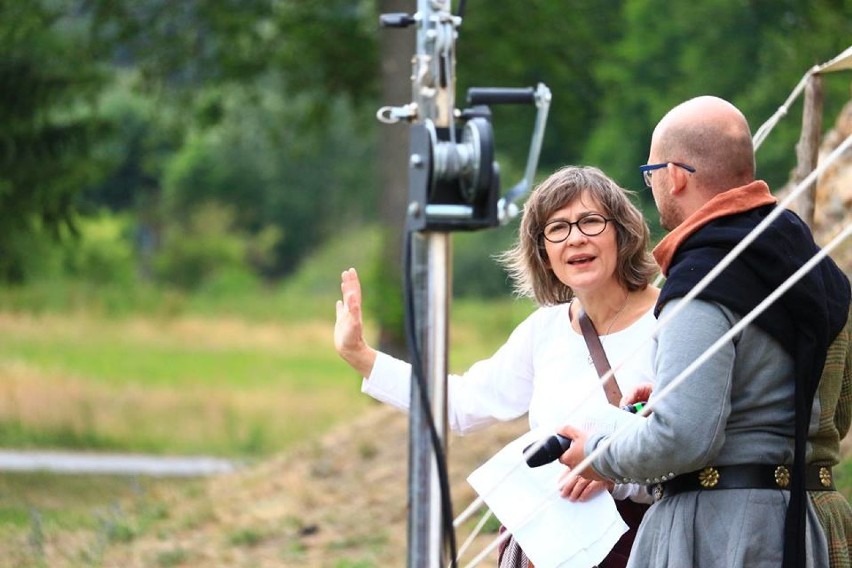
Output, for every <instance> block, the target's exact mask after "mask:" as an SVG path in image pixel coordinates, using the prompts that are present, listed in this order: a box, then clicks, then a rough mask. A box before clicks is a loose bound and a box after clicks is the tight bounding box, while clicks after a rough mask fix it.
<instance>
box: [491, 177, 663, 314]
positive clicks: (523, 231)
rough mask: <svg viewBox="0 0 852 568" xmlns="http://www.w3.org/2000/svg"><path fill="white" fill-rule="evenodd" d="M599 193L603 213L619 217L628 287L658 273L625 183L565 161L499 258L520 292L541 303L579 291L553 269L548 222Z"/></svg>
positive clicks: (620, 266) (622, 277) (534, 197)
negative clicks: (546, 244) (546, 239)
mask: <svg viewBox="0 0 852 568" xmlns="http://www.w3.org/2000/svg"><path fill="white" fill-rule="evenodd" d="M584 195H587V196H589V197H592V198H594V199H595V200H597V202H598V203H600V205H601V207H603V209H604V210H603V212H602V213H603V214H604V215H605V216H606V217H607V218H610V219H613V220H614V223H613V224H614V225H615V228H616V244H617V247H618V260H617V262H616V269H615V270H616V277H617V278H618V279H619V281H620V282H622V283H623V284H624V285H625V286H626V287H627V289H628V290H630V291H634V290H642V289H644V288H645V287H647V286H648V284H649V283H650V281H651V278H652V277H653V276H654V274H655V273H656V272H657V270H658V269H657V265H656V263H655V262H654V260H653V257H652V256H651V254H650V252H649V251H648V243H649V241H650V231H649V230H648V224H647V223H646V222H645V219H644V217H642V213H641V211H639V209H638V208H637V207H636V206H635V205H633V203H632V202H631V201H630V196H631V195H632V192H630V191H629V190H626V189H624V188H622V187H619V185H618V184H617V183H615V182H614V181H613V180H612V179H610V178H609V177H608V176H607V175H606V174H604V173H603V172H602V171H601V170H599V169H598V168H595V167H591V166H565V167H563V168H560V169H559V170H557V171H556V172H554V173H553V174H551V175H550V176H549V177H548V178H547V179H546V180H544V181H543V182H541V183H540V184H539V185H538V186H537V187H536V188H535V189H534V190H533V192H532V193H531V194H530V196H529V198H528V199H527V201H526V203H525V204H524V212H523V217H522V219H521V224H520V228H519V230H518V240H517V242H516V243H515V245H514V246H513V247H512V248H510V249H509V250H507V251H504V252H503V253H501V254H500V255H499V256H498V257H497V260H498V261H499V262H500V263H501V264H503V266H504V267H505V268H506V269H507V270H508V272H509V274H510V276H511V277H512V279H513V280H514V287H515V292H516V293H517V294H518V295H519V296H527V297H532V298H535V300H536V301H537V302H538V303H539V305H544V306H549V305H555V304H562V303H565V302H568V301H569V300H571V298H573V297H574V291H573V290H572V289H571V288H570V287H569V286H566V285H565V284H564V283H562V282H561V281H560V280H559V279H558V278H557V277H556V275H555V274H554V272H553V270H551V268H550V266H549V264H548V261H547V253H546V252H545V249H544V237H543V231H544V225H545V223H547V220H548V218H549V217H550V216H551V215H553V213H554V212H556V211H558V210H560V209H562V208H563V207H565V206H567V205H568V204H569V203H571V202H573V201H574V200H576V199H580V198H581V197H582V196H584Z"/></svg>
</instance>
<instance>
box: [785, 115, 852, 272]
mask: <svg viewBox="0 0 852 568" xmlns="http://www.w3.org/2000/svg"><path fill="white" fill-rule="evenodd" d="M826 118H827V117H826ZM850 135H852V100H850V101H849V102H847V103H846V105H845V106H844V107H843V110H841V112H840V114H839V115H838V117H837V120H836V121H835V124H834V125H833V127H832V128H831V129H830V130H829V131H828V132H827V133H826V135H825V137H824V138H823V141H822V144H821V145H820V149H819V160H820V161H822V160H824V159H825V158H826V157H827V156H828V155H829V154H831V152H833V151H834V150H835V149H836V148H837V147H838V146H840V144H841V143H842V142H843V141H844V140H845V139H846V138H847V137H848V136H850ZM793 187H794V185H793V183H792V182H791V183H788V184H787V185H786V186H785V187H784V188H783V189H782V190H781V192H779V194H781V195H783V194H786V193H787V192H789V191H791V190H792V189H793ZM791 209H793V210H796V211H797V212H798V210H797V209H798V208H797V207H795V206H794V207H791ZM850 222H852V149H847V150H846V151H845V152H844V153H843V155H842V156H841V157H840V158H839V159H838V160H837V161H835V162H834V163H833V164H832V165H831V166H829V167H828V168H827V169H826V170H825V172H823V174H822V175H821V176H820V177H819V179H818V180H817V187H816V196H815V201H814V223H813V227H812V228H813V231H814V235H815V237H816V240H817V242H818V243H819V244H820V245H825V244H827V243H828V242H829V241H831V239H832V238H834V237H835V236H836V235H837V234H838V233H840V231H842V230H843V229H844V227H846V226H847V225H848V224H849V223H850ZM831 257H832V258H833V259H834V260H835V261H836V262H837V263H838V264H839V265H840V267H841V268H842V269H843V271H844V272H845V273H846V274H847V275H852V238H849V239H846V240H845V241H844V242H842V243H840V245H839V246H838V247H837V248H836V249H834V251H833V252H832V253H831Z"/></svg>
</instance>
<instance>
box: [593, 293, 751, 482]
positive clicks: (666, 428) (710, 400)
mask: <svg viewBox="0 0 852 568" xmlns="http://www.w3.org/2000/svg"><path fill="white" fill-rule="evenodd" d="M678 304H679V301H671V302H669V303H668V304H666V307H665V308H664V309H663V311H662V312H661V314H660V319H661V320H664V319H665V317H666V314H667V313H669V312H670V311H671V310H673V309H674V307H675V306H676V305H678ZM731 327H732V321H731V317H730V314H729V312H726V311H725V310H723V309H722V308H721V307H720V306H718V305H717V304H714V303H710V302H704V301H700V300H693V301H692V302H690V304H689V305H688V306H687V307H686V308H685V309H684V310H683V311H682V312H681V313H680V314H678V315H677V316H676V317H675V319H674V320H672V321H671V322H670V323H668V324H666V325H665V326H663V327H662V329H661V331H660V333H659V336H658V337H657V348H656V355H655V364H654V367H655V369H656V371H657V376H656V385H655V387H654V393H655V394H652V396H651V399H650V402H651V404H652V405H653V409H654V412H653V413H652V414H651V415H650V416H649V417H648V419H646V420H644V421H642V423H641V424H639V425H638V426H637V427H636V428H635V429H633V430H631V431H629V432H622V433H620V434H619V435H618V436H614V437H613V438H612V439H611V440H609V439H608V438H606V437H604V436H602V435H592V436H590V438H589V440H588V443H587V444H586V454H587V455H588V454H591V453H592V452H593V451H594V450H595V448H596V447H597V446H598V445H600V444H601V443H602V442H603V440H607V444H609V445H604V447H605V449H603V450H602V452H601V453H600V454H599V455H598V457H597V458H596V459H595V460H594V462H593V466H594V468H595V469H596V470H597V471H599V472H600V473H602V474H603V475H605V476H607V477H609V478H612V479H615V480H617V481H620V482H622V483H654V482H659V481H660V480H662V479H665V478H668V477H671V476H673V475H678V474H680V473H685V472H688V471H692V470H694V469H697V468H699V467H702V466H703V465H706V464H707V463H708V462H709V461H712V459H713V457H714V456H715V455H716V454H717V453H718V451H719V449H720V448H721V447H722V445H723V444H724V442H725V424H726V422H727V419H728V416H729V415H730V412H731V406H730V395H731V388H732V380H733V369H734V355H735V351H736V345H735V339H734V340H730V341H728V342H727V343H726V344H725V345H724V346H723V347H722V349H721V350H720V351H718V352H717V353H716V354H715V355H714V356H713V357H711V358H710V359H709V360H708V361H707V362H705V363H704V364H703V365H702V366H701V367H699V368H698V370H697V371H695V372H693V373H691V374H690V375H689V376H688V377H687V378H686V380H684V381H683V382H681V383H680V384H679V385H677V386H675V387H674V388H673V389H672V390H671V392H670V393H667V394H666V395H665V396H662V397H661V398H660V400H659V403H655V401H654V398H655V395H657V396H659V394H661V393H663V392H664V390H665V389H666V387H667V386H668V385H669V384H671V383H672V381H673V380H675V379H676V378H677V377H678V375H680V374H681V372H682V371H683V370H684V369H686V368H687V367H688V366H689V365H690V364H692V363H693V362H694V361H695V360H697V359H698V358H699V357H700V356H701V355H702V354H703V353H704V352H705V351H706V350H707V349H708V348H709V347H710V346H711V345H713V343H715V342H716V341H717V340H718V339H719V338H720V337H721V336H722V335H724V334H725V333H726V332H727V331H728V330H729V329H730V328H731ZM658 393H659V394H658Z"/></svg>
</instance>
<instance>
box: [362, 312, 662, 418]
mask: <svg viewBox="0 0 852 568" xmlns="http://www.w3.org/2000/svg"><path fill="white" fill-rule="evenodd" d="M568 309H569V305H568V304H560V305H557V306H548V307H542V308H538V309H537V310H536V311H534V312H533V313H532V314H530V316H529V317H527V318H526V319H525V320H524V321H523V322H521V323H520V324H519V325H518V326H517V327H516V328H515V330H514V331H513V332H512V334H511V335H510V336H509V339H508V340H507V341H506V343H505V344H503V346H502V347H500V349H498V350H497V352H496V353H495V354H494V355H493V356H492V357H490V358H489V359H485V360H483V361H479V362H477V363H475V364H474V365H473V366H472V367H471V368H470V369H469V370H468V371H467V372H466V373H464V374H463V375H450V376H449V378H448V383H447V412H448V418H449V426H450V428H451V429H452V430H454V431H456V432H458V433H460V434H465V433H468V432H472V431H474V430H477V429H479V428H482V427H484V426H487V425H489V424H492V423H494V422H496V421H506V420H512V419H514V418H517V417H519V416H522V415H523V414H525V413H527V412H529V422H530V427H531V428H538V427H540V426H544V427H548V428H553V429H554V430H556V429H558V428H560V427H561V426H562V425H564V424H565V422H566V419H567V417H568V415H569V412H570V411H571V409H572V408H576V406H577V405H582V404H583V403H584V402H585V401H592V400H597V401H599V402H604V403H605V402H606V395H605V394H604V391H603V387H602V386H601V384H600V379H599V377H598V374H597V372H596V371H595V367H594V365H593V364H592V361H591V357H590V356H589V350H588V347H587V346H586V342H585V340H584V339H583V336H582V334H579V333H577V332H575V331H574V329H573V328H572V327H571V322H570V320H569V317H568ZM655 327H656V318H655V317H654V313H653V309H651V310H648V312H646V313H645V314H644V315H643V316H642V317H641V318H639V319H638V320H637V321H636V322H634V323H633V324H632V325H631V326H630V327H628V328H626V329H624V330H621V331H618V332H615V333H611V334H609V335H602V336H601V343H602V345H603V347H604V351H606V354H607V358H608V359H609V362H610V365H611V366H612V367H613V369H614V370H615V377H616V381H617V382H618V385H619V387H620V388H621V391H622V392H623V393H627V392H628V391H629V390H630V389H631V388H632V387H633V386H635V385H637V384H638V383H642V382H652V381H653V378H654V375H653V349H654V345H655V342H653V341H651V336H652V334H653V333H654V329H655ZM599 331H600V330H599ZM410 376H411V367H410V366H409V364H408V363H405V362H403V361H400V360H399V359H395V358H393V357H391V356H389V355H387V354H384V353H379V355H378V358H377V359H376V363H375V365H374V366H373V371H372V373H371V374H370V377H369V378H367V379H365V380H364V381H363V382H362V386H361V390H362V392H364V393H366V394H368V395H370V396H372V397H373V398H375V399H377V400H379V401H381V402H384V403H387V404H390V405H392V406H395V407H397V408H399V409H401V410H408V408H409V405H410V396H411V380H410Z"/></svg>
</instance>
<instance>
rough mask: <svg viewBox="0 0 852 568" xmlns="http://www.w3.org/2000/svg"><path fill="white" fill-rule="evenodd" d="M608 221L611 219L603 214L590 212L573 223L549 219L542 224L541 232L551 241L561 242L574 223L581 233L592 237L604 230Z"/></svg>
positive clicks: (566, 236)
mask: <svg viewBox="0 0 852 568" xmlns="http://www.w3.org/2000/svg"><path fill="white" fill-rule="evenodd" d="M609 221H613V219H607V218H606V217H604V216H603V215H599V214H597V213H590V214H589V215H586V216H585V217H583V218H582V219H578V220H576V221H574V222H573V223H570V222H568V221H562V220H556V221H551V222H550V223H548V224H547V225H545V226H544V231H542V234H543V235H544V238H545V239H547V240H548V241H550V242H551V243H561V242H562V241H564V240H565V239H567V238H568V235H570V234H571V229H573V228H574V225H576V226H577V228H578V229H579V230H580V232H581V233H583V234H584V235H586V236H587V237H594V236H596V235H600V234H601V233H603V232H604V229H606V224H607V222H609Z"/></svg>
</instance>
